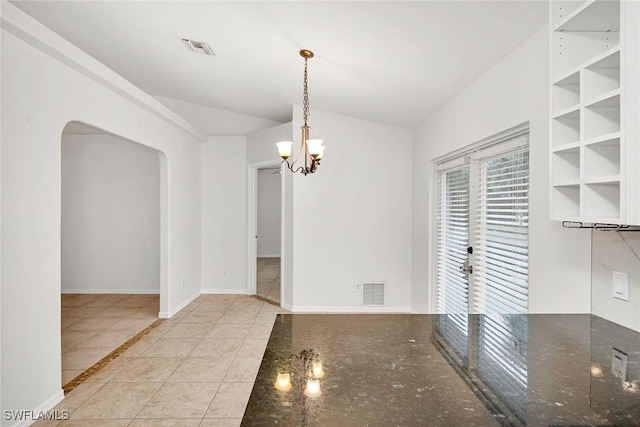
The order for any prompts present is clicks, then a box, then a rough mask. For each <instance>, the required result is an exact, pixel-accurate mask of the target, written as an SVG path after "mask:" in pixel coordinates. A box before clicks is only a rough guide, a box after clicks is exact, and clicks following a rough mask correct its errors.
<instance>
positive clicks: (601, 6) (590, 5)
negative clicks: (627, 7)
mask: <svg viewBox="0 0 640 427" xmlns="http://www.w3.org/2000/svg"><path fill="white" fill-rule="evenodd" d="M554 30H555V31H620V4H619V3H618V2H612V1H607V0H587V1H586V2H585V3H584V4H582V5H580V6H578V7H577V8H576V10H574V11H573V12H572V13H570V14H569V15H568V16H566V17H565V18H564V19H562V20H561V21H560V22H558V24H557V25H556V26H555V28H554Z"/></svg>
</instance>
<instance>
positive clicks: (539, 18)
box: [13, 0, 548, 134]
mask: <svg viewBox="0 0 640 427" xmlns="http://www.w3.org/2000/svg"><path fill="white" fill-rule="evenodd" d="M13 3H14V4H16V5H17V6H18V7H19V8H21V9H22V10H24V11H25V12H27V13H28V14H30V15H32V16H33V17H34V18H36V19H37V20H39V21H41V22H42V23H44V24H45V25H47V26H48V27H50V28H51V29H52V30H54V31H55V32H57V33H58V34H60V35H61V36H62V37H64V38H66V39H67V40H69V41H70V42H72V43H73V44H75V45H76V46H78V47H79V48H80V49H82V50H84V51H85V52H87V53H88V54H90V55H91V56H93V57H95V58H97V59H98V60H99V61H101V62H102V63H104V64H105V65H107V66H108V67H110V68H111V69H113V70H114V71H115V72H117V73H118V74H120V75H122V76H123V77H125V78H126V79H128V80H129V81H131V82H132V83H133V84H135V85H136V86H138V87H140V88H141V89H142V90H144V91H146V92H147V93H149V94H151V95H153V96H154V97H156V98H157V99H159V100H160V101H161V102H164V103H166V104H167V106H169V108H172V109H174V111H176V112H178V113H179V114H181V115H183V116H184V117H185V118H186V119H187V120H190V121H191V122H192V123H193V124H194V125H196V126H198V127H200V128H201V129H202V130H203V131H204V132H205V133H208V134H242V133H248V132H252V131H256V130H258V129H260V128H266V127H270V126H272V125H274V124H276V123H279V122H280V123H281V122H286V121H289V120H290V119H291V106H292V105H301V102H302V71H303V64H304V63H303V60H302V58H301V57H300V56H299V55H298V51H299V50H300V49H301V48H305V49H311V50H313V51H314V53H315V57H314V58H313V59H311V60H310V61H309V94H310V101H311V120H310V122H311V124H312V123H313V109H314V108H317V109H321V110H324V111H329V112H334V113H338V114H344V115H347V116H351V117H356V118H361V119H365V120H370V121H374V122H379V123H384V124H390V125H395V126H401V127H405V128H413V127H415V126H416V125H418V124H419V123H420V122H421V121H423V120H424V119H425V118H426V117H427V116H428V115H429V114H430V113H432V112H433V111H435V110H436V109H437V108H438V107H439V106H441V105H442V104H443V103H444V102H446V101H447V100H448V99H450V98H451V97H452V96H454V95H455V94H457V93H458V92H460V91H461V90H462V89H463V88H464V87H465V86H467V85H468V84H469V83H471V82H472V81H473V80H474V79H475V78H476V77H477V76H479V75H480V74H482V73H483V72H484V71H486V70H487V69H488V68H490V67H491V65H493V64H495V63H496V62H497V61H499V60H500V59H501V58H502V57H503V56H504V55H506V54H507V53H508V52H509V51H511V50H513V49H514V48H516V47H517V46H518V45H519V44H520V43H522V42H523V41H524V40H526V39H527V38H528V37H529V36H531V35H532V34H533V33H534V32H535V31H537V30H538V29H539V28H541V27H542V26H543V25H544V24H545V23H546V22H547V19H548V15H547V13H548V5H547V1H545V0H538V1H520V0H510V1H509V0H507V1H481V0H475V1H451V0H449V1H407V2H403V1H375V2H365V1H333V2H329V1H315V2H312V1H295V2H293V1H283V2H272V1H255V2H246V1H233V2H231V1H228V2H221V1H193V2H191V1H24V0H23V1H13ZM183 37H184V38H190V39H193V40H198V41H203V42H207V43H208V44H209V45H210V46H211V47H212V48H213V50H214V52H215V53H216V55H215V56H205V55H200V54H196V53H193V52H190V51H189V50H188V49H187V48H186V47H185V46H184V45H183V44H182V42H181V40H180V39H181V38H183ZM213 117H215V118H213ZM208 118H211V119H210V120H209V119H208ZM207 126H208V127H207ZM205 127H207V128H205Z"/></svg>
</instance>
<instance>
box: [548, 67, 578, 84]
mask: <svg viewBox="0 0 640 427" xmlns="http://www.w3.org/2000/svg"><path fill="white" fill-rule="evenodd" d="M554 85H555V86H580V71H579V70H572V72H571V73H569V74H563V75H562V77H561V78H560V79H558V80H557V81H556V82H555V83H554Z"/></svg>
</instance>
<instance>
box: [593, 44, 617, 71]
mask: <svg viewBox="0 0 640 427" xmlns="http://www.w3.org/2000/svg"><path fill="white" fill-rule="evenodd" d="M585 68H592V69H598V68H620V45H617V46H614V47H612V48H611V49H608V50H606V51H604V52H603V53H601V54H600V55H598V56H596V57H595V58H593V59H591V60H590V61H589V63H588V64H586V65H585Z"/></svg>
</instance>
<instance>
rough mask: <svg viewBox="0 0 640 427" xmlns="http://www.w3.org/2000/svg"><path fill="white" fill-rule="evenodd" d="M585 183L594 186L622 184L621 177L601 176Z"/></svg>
mask: <svg viewBox="0 0 640 427" xmlns="http://www.w3.org/2000/svg"><path fill="white" fill-rule="evenodd" d="M584 183H585V184H587V185H592V184H616V183H618V184H619V183H620V175H607V176H599V177H595V178H585V180H584Z"/></svg>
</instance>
